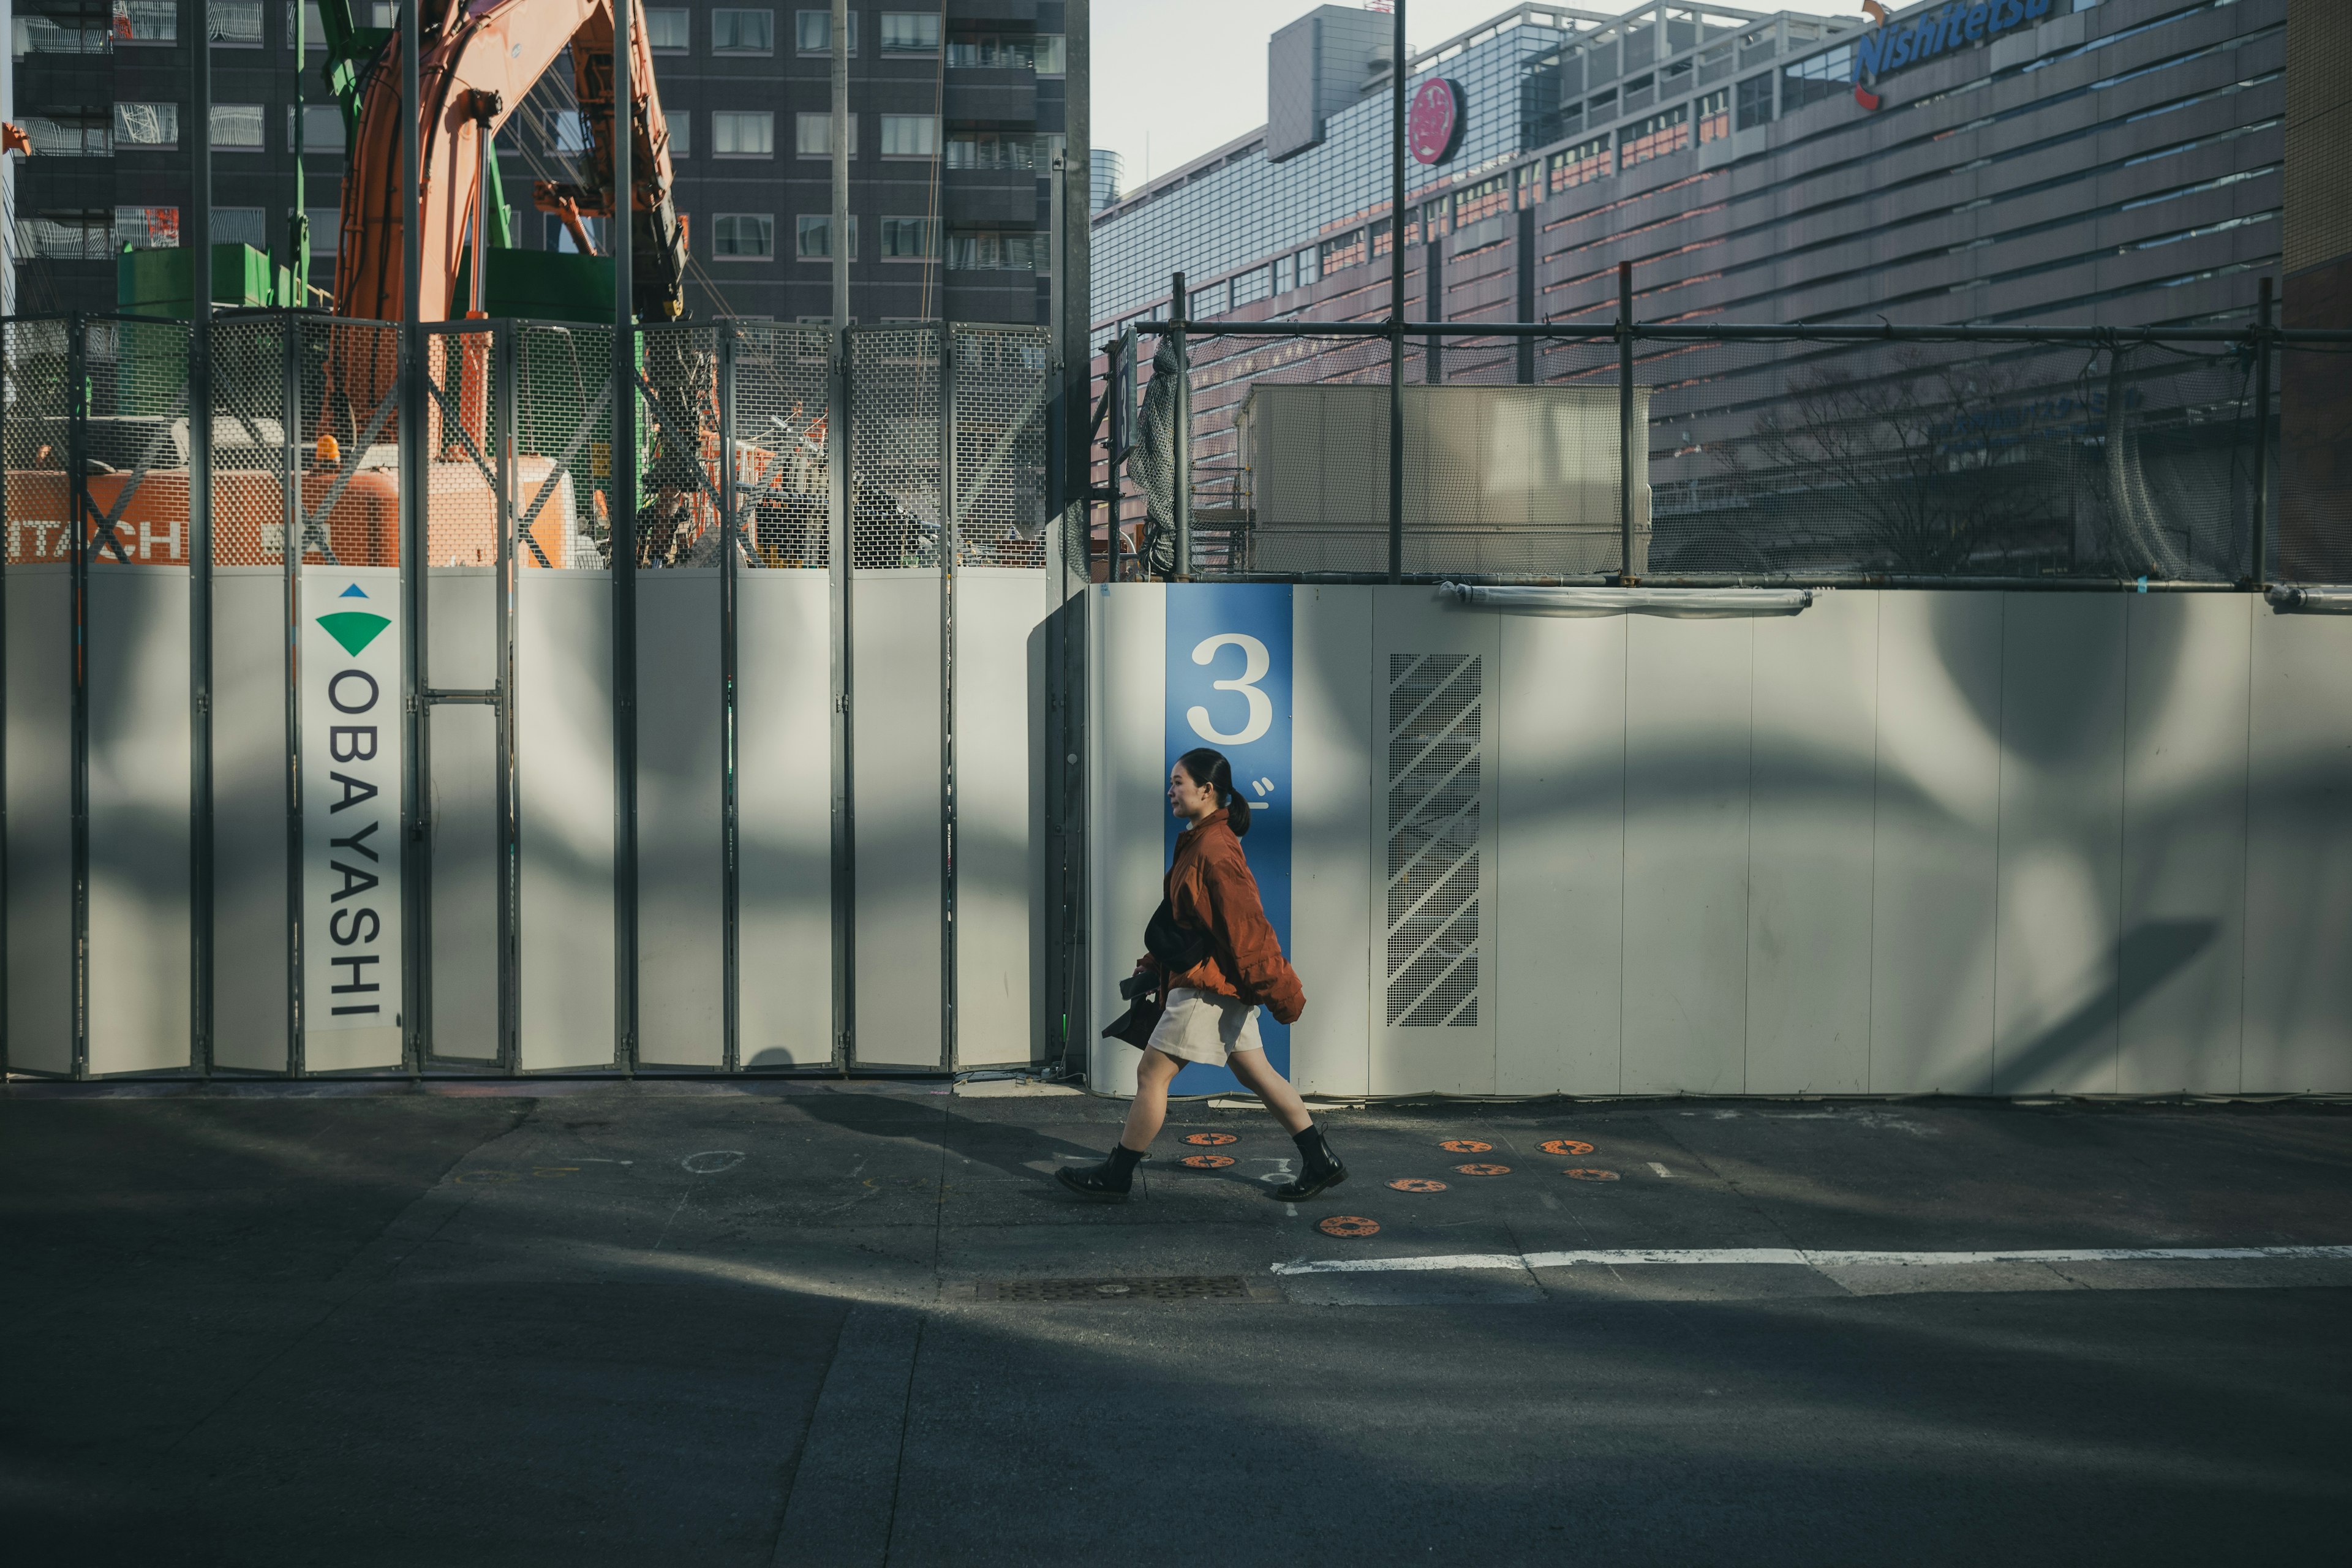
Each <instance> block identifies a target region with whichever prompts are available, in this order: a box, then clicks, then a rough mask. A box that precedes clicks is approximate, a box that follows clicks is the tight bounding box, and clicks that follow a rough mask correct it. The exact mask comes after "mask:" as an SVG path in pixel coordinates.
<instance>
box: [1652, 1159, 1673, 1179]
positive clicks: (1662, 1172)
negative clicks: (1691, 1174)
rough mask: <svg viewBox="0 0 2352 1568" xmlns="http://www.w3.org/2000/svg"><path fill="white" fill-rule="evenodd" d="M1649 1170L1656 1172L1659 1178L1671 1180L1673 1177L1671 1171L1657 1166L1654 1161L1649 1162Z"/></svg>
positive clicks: (1662, 1166)
mask: <svg viewBox="0 0 2352 1568" xmlns="http://www.w3.org/2000/svg"><path fill="white" fill-rule="evenodd" d="M1650 1169H1652V1170H1653V1171H1655V1172H1657V1173H1658V1174H1659V1175H1661V1176H1664V1177H1666V1178H1668V1179H1669V1180H1671V1179H1672V1178H1673V1176H1674V1173H1673V1172H1672V1171H1669V1170H1667V1169H1666V1168H1665V1167H1664V1165H1661V1164H1659V1163H1657V1162H1656V1161H1655V1160H1653V1161H1651V1162H1650Z"/></svg>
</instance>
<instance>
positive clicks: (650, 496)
mask: <svg viewBox="0 0 2352 1568" xmlns="http://www.w3.org/2000/svg"><path fill="white" fill-rule="evenodd" d="M638 341H639V342H640V344H641V345H642V346H641V348H640V350H639V353H640V355H641V358H640V362H639V366H638V371H637V398H638V401H637V409H638V414H637V434H638V440H639V443H640V459H639V460H640V462H641V463H642V464H643V467H642V468H641V469H640V474H641V478H640V479H639V480H638V485H637V502H638V504H637V564H638V565H639V566H640V567H645V568H649V569H650V568H655V567H663V566H716V565H718V564H719V538H720V533H721V530H720V528H719V329H718V328H716V327H709V326H653V327H646V328H645V329H643V331H640V332H639V334H638Z"/></svg>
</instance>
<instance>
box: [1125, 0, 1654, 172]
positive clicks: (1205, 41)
mask: <svg viewBox="0 0 2352 1568" xmlns="http://www.w3.org/2000/svg"><path fill="white" fill-rule="evenodd" d="M1514 3H1515V0H1406V5H1405V42H1406V45H1407V47H1409V48H1410V49H1412V51H1414V52H1416V53H1417V52H1419V51H1420V50H1423V49H1425V48H1428V47H1431V46H1433V45H1435V44H1441V43H1444V41H1445V40H1446V39H1448V38H1450V37H1454V34H1456V33H1459V32H1463V31H1465V29H1467V28H1470V27H1474V26H1477V25H1478V24H1479V23H1481V22H1484V21H1486V20H1487V19H1488V18H1489V17H1492V16H1500V15H1502V14H1503V13H1504V12H1506V11H1508V10H1510V9H1511V8H1512V5H1513V4H1514ZM1629 5H1630V0H1629ZM1314 8H1315V7H1314V5H1313V4H1311V3H1310V0H1271V3H1270V4H1269V3H1268V0H1095V4H1094V10H1093V20H1094V144H1095V145H1096V146H1097V147H1108V148H1111V149H1113V150H1114V151H1116V152H1118V153H1119V154H1120V155H1121V156H1122V157H1123V158H1124V159H1125V160H1126V179H1125V182H1124V183H1125V184H1126V187H1127V188H1128V189H1129V190H1133V189H1134V188H1136V187H1137V186H1139V185H1140V184H1143V182H1144V181H1145V180H1146V179H1147V178H1148V177H1150V175H1152V174H1166V173H1167V172H1168V171H1169V170H1171V169H1173V168H1175V167H1177V166H1178V165H1179V164H1181V163H1186V162H1187V161H1189V160H1191V159H1193V158H1197V157H1199V156H1200V155H1201V154H1202V153H1206V152H1208V151H1209V150H1210V149H1211V148H1213V147H1220V146H1223V144H1224V143H1226V142H1230V141H1232V140H1233V139H1234V137H1236V136H1242V135H1245V134H1247V133H1248V132H1252V131H1255V130H1256V129H1257V128H1258V127H1259V126H1261V125H1263V124H1265V41H1266V39H1268V38H1269V37H1273V36H1274V34H1275V32H1276V30H1277V29H1279V28H1281V27H1283V26H1286V25H1287V24H1289V23H1290V22H1292V21H1295V20H1297V18H1298V17H1300V16H1305V15H1307V12H1309V11H1311V10H1313V9H1314ZM1616 8H1617V7H1615V6H1614V5H1593V4H1591V0H1586V5H1585V6H1584V9H1587V10H1613V9H1616Z"/></svg>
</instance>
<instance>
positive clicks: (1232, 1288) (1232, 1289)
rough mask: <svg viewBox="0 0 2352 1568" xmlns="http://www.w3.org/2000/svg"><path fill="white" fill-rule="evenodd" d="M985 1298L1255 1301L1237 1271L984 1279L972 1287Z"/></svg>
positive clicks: (1256, 1297) (1260, 1297) (1259, 1295)
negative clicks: (1129, 1276) (1149, 1276)
mask: <svg viewBox="0 0 2352 1568" xmlns="http://www.w3.org/2000/svg"><path fill="white" fill-rule="evenodd" d="M972 1293H973V1295H974V1296H975V1297H976V1298H977V1299H978V1300H982V1301H1252V1300H1263V1299H1264V1293H1263V1292H1253V1291H1252V1290H1251V1289H1250V1287H1249V1282H1248V1281H1247V1280H1245V1279H1243V1278H1242V1277H1241V1276H1240V1275H1238V1274H1171V1275H1163V1276H1160V1277H1158V1278H1153V1279H983V1280H982V1281H981V1282H980V1283H979V1284H978V1285H977V1286H975V1287H974V1288H973V1292H972Z"/></svg>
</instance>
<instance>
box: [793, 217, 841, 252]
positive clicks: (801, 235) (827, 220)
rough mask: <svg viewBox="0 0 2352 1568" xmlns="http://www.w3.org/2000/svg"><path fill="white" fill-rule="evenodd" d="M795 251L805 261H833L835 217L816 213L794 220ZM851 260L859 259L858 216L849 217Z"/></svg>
mask: <svg viewBox="0 0 2352 1568" xmlns="http://www.w3.org/2000/svg"><path fill="white" fill-rule="evenodd" d="M793 252H794V254H796V255H798V256H799V257H800V258H801V259H802V260H803V261H830V260H832V259H833V215H832V214H830V213H814V214H810V215H808V216H803V217H799V218H795V219H794V220H793ZM849 259H850V260H852V261H855V260H856V259H857V215H856V213H852V214H850V215H849Z"/></svg>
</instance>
